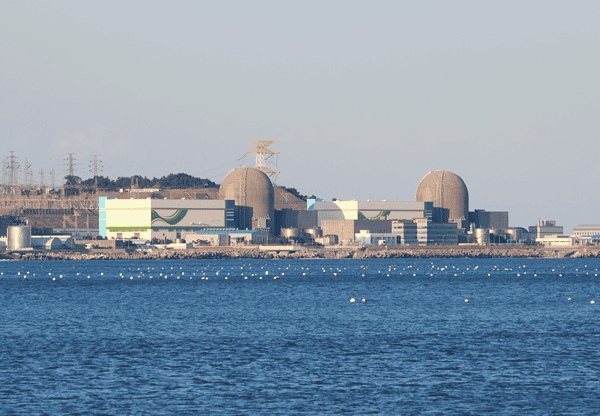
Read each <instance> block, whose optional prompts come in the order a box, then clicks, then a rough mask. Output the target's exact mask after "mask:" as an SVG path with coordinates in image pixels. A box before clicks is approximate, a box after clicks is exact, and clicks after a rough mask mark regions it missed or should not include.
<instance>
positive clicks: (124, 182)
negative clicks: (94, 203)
mask: <svg viewBox="0 0 600 416" xmlns="http://www.w3.org/2000/svg"><path fill="white" fill-rule="evenodd" d="M96 179H97V180H98V189H103V190H106V191H118V190H119V189H122V188H130V187H131V180H132V179H133V181H134V183H135V184H136V185H137V186H139V187H140V188H161V189H186V188H216V187H217V184H216V183H214V182H213V181H211V180H210V179H204V178H196V177H194V176H192V175H188V174H187V173H177V174H173V173H171V174H169V175H167V176H163V177H162V178H152V179H150V178H148V177H146V176H141V175H133V176H119V177H118V178H117V179H114V180H113V179H110V178H108V177H105V176H98V177H97V178H89V179H85V180H82V179H81V178H80V177H78V176H75V175H71V176H65V180H66V182H65V183H66V184H67V185H81V186H83V187H90V188H91V187H94V186H95V184H96Z"/></svg>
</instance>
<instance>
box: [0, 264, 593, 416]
mask: <svg viewBox="0 0 600 416" xmlns="http://www.w3.org/2000/svg"><path fill="white" fill-rule="evenodd" d="M598 269H600V261H599V260H595V259H592V260H590V259H561V260H557V259H553V260H527V259H483V260H482V259H434V260H414V259H413V260H408V259H406V260H400V259H395V260H278V261H265V260H261V261H259V260H235V261H234V260H220V261H219V260H212V261H203V260H193V261H181V260H180V261H98V262H94V261H86V262H83V261H82V262H78V261H60V262H58V261H57V262H15V261H4V262H0V273H2V274H1V275H0V345H1V348H0V414H2V415H10V414H26V415H41V414H51V415H54V414H94V415H96V414H109V415H127V414H153V415H163V414H164V415H166V414H177V415H186V414H225V415H246V414H247V415H253V414H264V415H273V414H280V415H295V414H337V413H346V414H352V415H361V414H385V415H412V414H426V415H437V414H439V415H448V414H460V415H481V414H486V413H489V414H506V415H521V414H532V415H550V414H557V415H582V414H584V415H591V414H598V413H599V412H600V383H599V380H598V378H599V376H600V330H599V328H600V284H599V282H600V280H599V277H598V274H599V273H600V272H599V271H598ZM275 276H280V278H279V279H274V277H275ZM351 298H354V299H356V302H354V303H351V302H350V299H351ZM363 298H364V299H365V300H366V302H362V299H363ZM569 298H571V300H570V301H569V300H568V299H569ZM466 299H468V302H465V300H466ZM593 300H594V301H596V302H597V303H595V304H594V303H592V301H593Z"/></svg>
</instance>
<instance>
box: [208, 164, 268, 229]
mask: <svg viewBox="0 0 600 416" xmlns="http://www.w3.org/2000/svg"><path fill="white" fill-rule="evenodd" d="M219 199H222V200H232V201H234V202H235V207H236V208H235V220H236V224H237V226H238V228H241V229H250V230H252V229H257V228H258V229H265V228H268V229H272V228H273V226H274V219H275V190H274V188H273V184H272V183H271V180H270V179H269V177H268V176H267V175H266V174H265V173H263V172H261V171H260V170H258V169H256V168H239V169H233V170H232V171H231V172H229V173H228V174H227V176H225V179H223V182H222V183H221V187H220V188H219Z"/></svg>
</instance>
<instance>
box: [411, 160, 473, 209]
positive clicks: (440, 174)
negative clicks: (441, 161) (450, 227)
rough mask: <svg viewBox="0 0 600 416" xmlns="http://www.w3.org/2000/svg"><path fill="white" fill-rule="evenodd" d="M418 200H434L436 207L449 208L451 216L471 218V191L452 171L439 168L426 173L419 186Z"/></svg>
mask: <svg viewBox="0 0 600 416" xmlns="http://www.w3.org/2000/svg"><path fill="white" fill-rule="evenodd" d="M417 202H433V206H434V207H441V208H447V209H448V210H449V211H450V218H464V219H465V221H468V220H469V191H468V190H467V186H466V185H465V183H464V182H463V180H462V179H461V177H460V176H458V175H456V174H454V173H452V172H447V171H445V170H438V171H436V172H429V173H428V174H427V175H425V177H424V178H423V179H422V180H421V183H419V187H418V188H417Z"/></svg>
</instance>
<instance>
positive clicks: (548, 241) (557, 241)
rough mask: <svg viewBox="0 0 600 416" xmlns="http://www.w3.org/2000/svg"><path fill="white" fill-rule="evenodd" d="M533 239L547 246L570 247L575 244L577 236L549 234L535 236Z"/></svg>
mask: <svg viewBox="0 0 600 416" xmlns="http://www.w3.org/2000/svg"><path fill="white" fill-rule="evenodd" d="M535 241H536V243H539V244H542V245H544V246H547V247H570V246H575V245H577V238H576V237H572V236H570V235H550V236H546V237H541V238H536V239H535Z"/></svg>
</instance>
